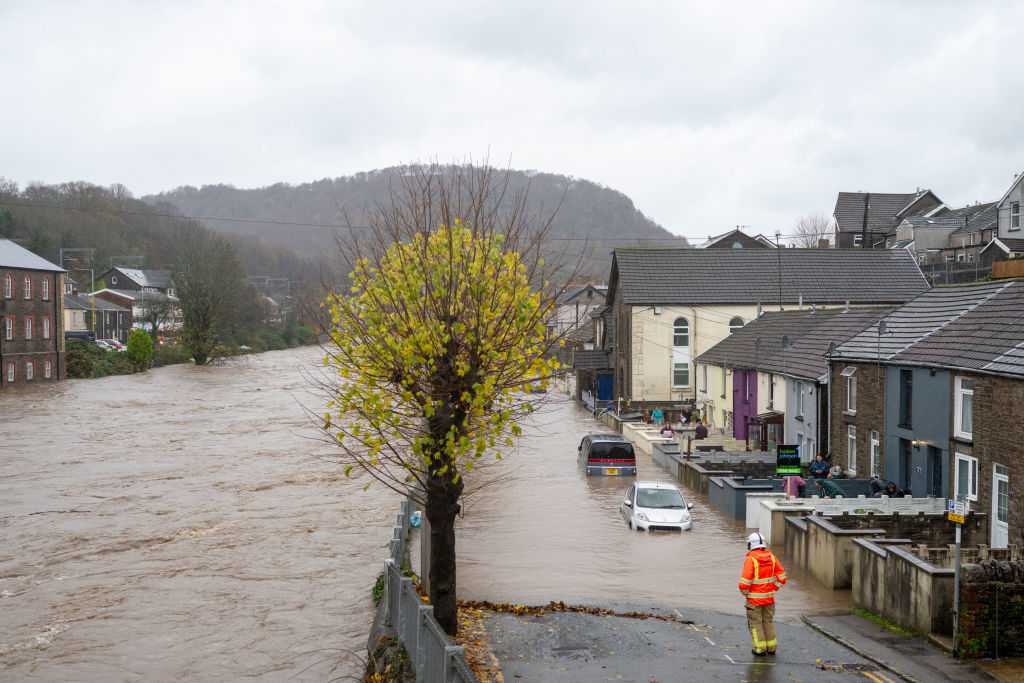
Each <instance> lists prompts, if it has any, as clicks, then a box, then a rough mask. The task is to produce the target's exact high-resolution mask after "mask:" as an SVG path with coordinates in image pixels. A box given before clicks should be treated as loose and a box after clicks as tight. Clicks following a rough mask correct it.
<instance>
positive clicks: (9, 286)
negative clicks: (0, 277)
mask: <svg viewBox="0 0 1024 683" xmlns="http://www.w3.org/2000/svg"><path fill="white" fill-rule="evenodd" d="M4 298H5V299H13V298H14V276H13V275H11V274H10V273H7V274H6V275H4Z"/></svg>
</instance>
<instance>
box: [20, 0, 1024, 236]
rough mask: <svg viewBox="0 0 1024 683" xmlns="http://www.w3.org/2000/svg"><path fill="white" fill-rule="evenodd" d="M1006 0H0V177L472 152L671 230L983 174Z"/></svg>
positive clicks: (999, 75)
mask: <svg viewBox="0 0 1024 683" xmlns="http://www.w3.org/2000/svg"><path fill="white" fill-rule="evenodd" d="M1022 45H1024V3H1022V2H1014V3H996V2H877V3H875V2H849V1H845V2H822V1H820V0H816V1H812V2H795V1H794V2H780V3H772V2H752V3H749V4H744V3H738V2H735V3H734V2H730V3H719V2H710V1H708V2H699V3H685V2H659V3H637V2H622V3H611V2H596V1H595V2H582V1H580V2H557V1H556V2H552V1H551V0H548V1H544V2H533V1H532V0H516V1H515V2H511V1H508V2H501V3H493V4H490V3H477V2H472V3H470V2H455V1H452V2H447V1H444V0H433V1H431V2H416V3H405V2H399V1H395V2H381V1H379V0H378V1H375V2H365V3H361V2H324V3H300V2H279V3H273V4H271V3H252V2H237V3H228V2H210V3H187V2H174V3H157V2H123V3H114V2H76V3H64V2H60V3H58V2H44V1H41V0H32V1H26V2H20V1H19V0H4V1H3V2H0V84H2V86H0V93H2V94H0V176H4V177H7V178H9V179H13V180H16V181H18V182H19V183H21V184H22V185H24V184H26V183H28V182H31V181H43V182H62V181H67V180H87V181H91V182H95V183H99V184H104V185H106V184H110V183H114V182H120V183H124V184H125V185H127V186H128V187H129V188H130V189H131V190H132V191H133V192H134V193H135V194H138V195H141V194H147V193H152V192H158V191H161V190H167V189H171V188H173V187H176V186H179V185H202V184H207V183H230V184H233V185H236V186H239V187H252V186H260V185H268V184H271V183H274V182H278V181H285V182H291V183H299V182H303V181H308V180H314V179H318V178H323V177H335V176H340V175H347V174H350V173H354V172H358V171H364V170H371V169H374V168H381V167H385V166H391V165H395V164H399V163H404V162H411V161H422V160H431V159H435V158H436V159H438V160H441V161H451V160H457V159H462V158H465V157H466V156H467V155H472V156H474V157H480V156H481V155H482V154H484V153H487V152H488V151H489V153H490V158H491V160H492V162H497V163H499V164H505V163H510V164H511V166H513V167H515V168H523V169H537V170H543V171H549V172H555V173H565V174H570V175H574V176H578V177H582V178H587V179H589V180H593V181H596V182H599V183H602V184H604V185H607V186H610V187H613V188H615V189H618V190H621V191H623V192H625V193H626V194H628V195H629V196H630V197H631V198H632V199H633V200H634V202H635V203H636V206H637V208H639V209H640V210H641V211H643V212H644V213H645V214H647V215H648V216H650V217H651V218H652V219H654V220H655V221H657V222H659V223H661V224H662V225H664V226H665V227H666V228H668V229H669V230H672V231H673V232H676V233H679V234H684V235H687V236H689V237H696V238H699V237H703V236H706V235H707V234H709V233H712V232H716V231H721V230H723V229H726V228H728V227H731V226H732V225H735V224H747V225H750V226H751V227H752V229H753V230H755V231H765V232H772V231H774V230H776V229H782V231H783V232H786V231H787V230H788V229H790V228H791V227H792V225H793V223H794V222H795V221H796V219H797V218H798V217H799V216H801V215H802V214H806V213H810V212H819V211H820V212H824V213H826V214H830V213H831V210H832V205H833V204H834V201H835V195H836V192H838V191H840V190H870V191H874V192H912V191H914V189H915V188H917V187H930V188H932V189H934V190H935V191H936V192H937V193H938V194H939V195H940V196H941V197H942V198H943V199H944V200H946V201H947V203H950V204H962V203H967V202H973V201H975V200H991V199H996V198H998V197H999V196H1000V195H1001V194H1002V193H1003V192H1004V190H1005V189H1006V188H1007V187H1008V185H1009V184H1010V182H1011V180H1012V178H1013V174H1014V173H1015V172H1020V171H1021V170H1022V168H1024V53H1022Z"/></svg>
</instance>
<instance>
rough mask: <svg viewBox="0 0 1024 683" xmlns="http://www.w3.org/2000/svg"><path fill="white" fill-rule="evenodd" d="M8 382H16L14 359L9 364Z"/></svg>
mask: <svg viewBox="0 0 1024 683" xmlns="http://www.w3.org/2000/svg"><path fill="white" fill-rule="evenodd" d="M7 383H8V384H14V361H11V362H10V363H8V364H7Z"/></svg>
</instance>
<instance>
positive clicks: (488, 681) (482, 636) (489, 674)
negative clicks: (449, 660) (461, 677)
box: [455, 602, 505, 683]
mask: <svg viewBox="0 0 1024 683" xmlns="http://www.w3.org/2000/svg"><path fill="white" fill-rule="evenodd" d="M455 643H456V644H457V645H461V646H462V647H463V649H464V652H465V657H466V664H468V665H469V668H470V669H472V670H473V673H474V674H476V677H477V680H479V681H480V683H505V677H504V676H503V675H502V673H501V666H500V665H499V664H498V658H497V657H495V656H494V653H493V652H492V651H491V643H490V640H488V638H487V628H486V626H484V612H483V610H482V609H480V608H477V607H469V606H466V605H465V603H463V602H460V603H459V635H458V636H456V637H455Z"/></svg>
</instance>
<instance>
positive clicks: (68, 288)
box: [64, 280, 75, 294]
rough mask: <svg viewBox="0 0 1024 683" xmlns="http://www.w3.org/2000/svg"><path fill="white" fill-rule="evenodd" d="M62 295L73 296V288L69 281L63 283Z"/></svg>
mask: <svg viewBox="0 0 1024 683" xmlns="http://www.w3.org/2000/svg"><path fill="white" fill-rule="evenodd" d="M64 293H65V294H74V293H75V287H74V285H72V284H71V281H70V280H68V281H67V282H65V283H64Z"/></svg>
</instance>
